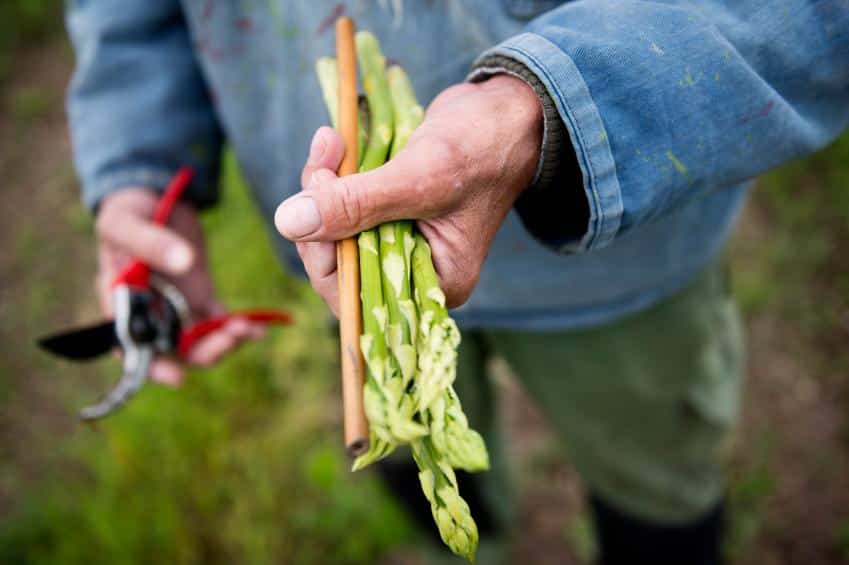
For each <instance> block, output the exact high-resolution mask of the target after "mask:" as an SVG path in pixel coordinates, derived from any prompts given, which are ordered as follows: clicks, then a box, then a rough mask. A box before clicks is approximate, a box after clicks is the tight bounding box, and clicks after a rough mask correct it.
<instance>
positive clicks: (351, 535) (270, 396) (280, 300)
mask: <svg viewBox="0 0 849 565" xmlns="http://www.w3.org/2000/svg"><path fill="white" fill-rule="evenodd" d="M223 186H224V195H223V199H224V201H223V203H222V205H221V206H220V207H219V208H217V209H216V210H215V211H213V212H211V213H209V214H208V215H207V216H206V217H205V218H204V226H205V228H206V230H207V233H208V234H209V240H210V249H211V263H212V269H213V272H214V276H215V280H216V283H217V285H218V288H219V290H220V294H221V295H222V297H224V298H225V300H226V301H227V302H229V304H230V305H231V306H233V307H240V306H248V305H251V304H253V305H257V304H267V305H278V306H279V305H283V306H286V307H290V308H291V309H292V310H293V312H294V314H295V316H296V320H297V326H296V327H293V328H286V329H282V330H277V331H273V332H272V333H271V335H270V337H269V338H268V339H266V340H265V341H264V342H262V343H258V344H252V345H249V346H246V347H245V348H243V350H241V351H240V352H238V353H237V354H235V355H232V356H230V357H229V358H228V359H227V360H226V361H224V362H223V363H221V364H220V365H218V366H217V367H215V368H214V369H210V370H203V371H195V372H194V373H193V374H192V375H191V376H190V378H189V379H188V383H187V384H186V385H184V386H183V387H182V388H181V389H180V390H169V389H167V388H163V387H156V386H148V387H146V388H145V389H144V390H143V391H142V392H141V394H140V395H139V397H138V398H137V399H135V400H134V401H133V402H132V403H130V404H129V405H128V406H127V408H126V409H125V410H123V411H122V412H121V413H120V414H119V415H117V416H115V417H114V418H111V419H109V420H107V421H105V422H102V423H100V424H98V425H97V426H96V427H84V426H80V425H79V424H76V423H74V424H73V425H74V426H75V430H74V431H73V433H72V434H71V437H70V438H68V439H67V441H63V442H61V443H58V442H57V443H54V444H53V445H51V443H50V442H49V440H47V442H46V443H44V444H42V445H39V446H37V449H39V450H41V451H43V452H45V453H50V452H51V449H52V450H55V455H54V456H53V457H54V458H55V459H56V461H57V465H59V466H60V468H56V469H55V471H56V472H55V473H49V474H47V475H45V476H43V477H42V479H41V480H39V481H37V483H36V484H33V483H32V482H31V481H29V480H28V479H26V478H25V477H20V478H19V480H18V483H19V484H18V485H17V486H19V487H20V488H22V489H25V490H26V492H25V494H24V495H23V496H22V497H21V498H22V502H21V503H20V504H19V508H18V509H17V510H16V512H15V515H14V519H9V520H6V521H4V522H3V524H2V525H0V562H2V563H63V564H65V563H110V564H117V563H142V562H164V563H197V562H204V563H233V562H239V563H248V564H251V563H257V564H260V563H283V562H285V563H291V564H304V565H306V564H313V563H316V564H317V563H372V562H374V560H375V559H376V558H377V556H378V555H380V554H381V553H382V552H384V551H385V550H386V549H388V548H390V547H392V546H394V545H396V544H398V543H403V542H404V541H405V540H408V539H409V538H410V535H411V530H410V527H409V525H408V524H407V523H406V522H405V519H404V516H403V515H402V514H401V513H400V512H399V510H398V509H397V508H396V507H395V505H394V503H393V502H392V501H390V500H389V499H388V497H387V495H386V494H385V493H384V492H383V490H382V489H381V487H380V485H379V484H378V483H377V482H376V480H375V479H374V477H372V476H370V475H368V474H358V475H351V474H350V473H348V472H347V465H348V461H347V460H346V459H345V457H344V455H343V454H342V450H341V449H340V442H341V437H340V435H339V433H340V432H339V414H338V405H339V398H338V390H337V383H336V380H337V376H338V367H337V366H336V365H335V362H334V361H333V360H334V359H335V358H336V341H335V338H334V331H333V329H332V327H331V326H330V323H329V319H328V315H327V313H326V309H325V308H324V306H323V305H322V304H320V303H319V300H318V299H317V298H316V297H315V295H314V294H313V293H312V292H311V291H310V290H309V289H308V288H307V287H306V285H305V284H304V283H302V282H297V281H295V280H293V279H291V278H289V277H287V276H286V274H285V273H284V272H283V271H282V270H281V269H280V268H279V267H278V266H277V265H278V263H277V261H276V259H275V258H274V256H273V253H272V250H271V247H270V245H269V242H268V238H267V235H266V233H265V231H264V228H263V226H262V225H261V223H260V221H259V218H258V216H257V214H256V212H255V210H254V208H253V205H252V203H251V201H250V200H249V198H248V196H247V193H246V190H245V187H244V186H243V184H242V183H241V181H240V180H239V178H238V173H237V172H236V168H235V166H234V165H233V163H232V161H231V160H228V162H227V167H226V172H225V182H224V183H223ZM34 237H35V236H32V235H27V234H23V235H22V237H21V239H20V241H21V243H20V248H19V249H18V252H19V253H22V254H24V255H27V256H31V254H32V252H33V248H32V246H33V245H37V244H38V241H37V240H34V239H33V238H34ZM247 274H250V275H247ZM29 306H32V304H29V305H26V306H25V307H29ZM105 364H106V365H107V366H106V367H102V366H101V367H94V372H96V373H98V374H99V376H100V378H101V384H102V385H103V386H104V387H105V386H106V385H107V381H111V380H112V376H111V375H114V374H115V371H116V370H117V366H116V363H115V362H106V363H105ZM90 371H91V369H90ZM106 375H110V376H108V377H107V376H106ZM75 396H79V395H75ZM81 401H82V399H81V398H70V399H67V398H66V399H65V400H64V404H65V406H66V408H67V409H68V410H72V409H74V408H76V407H78V406H79V403H80V402H81ZM34 417H37V416H34ZM4 467H5V465H4ZM6 471H9V469H6Z"/></svg>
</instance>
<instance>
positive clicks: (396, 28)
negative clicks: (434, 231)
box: [67, 0, 849, 330]
mask: <svg viewBox="0 0 849 565" xmlns="http://www.w3.org/2000/svg"><path fill="white" fill-rule="evenodd" d="M343 13H345V14H348V15H350V16H352V17H354V18H355V20H356V22H357V24H358V26H359V27H360V28H361V29H368V30H371V31H372V32H374V33H375V34H376V35H377V36H378V37H379V38H380V40H381V42H382V44H383V48H384V51H385V53H386V54H387V56H388V57H389V58H390V59H392V60H395V61H397V62H399V63H401V64H402V65H403V66H404V67H405V68H406V69H407V71H408V72H409V74H410V76H411V77H412V81H413V83H414V87H415V89H416V92H417V93H418V95H419V97H420V99H421V101H422V102H423V103H426V102H428V101H430V100H431V99H432V98H433V97H434V96H435V95H436V94H437V93H439V92H440V91H441V90H442V89H444V88H445V87H447V86H449V85H451V84H453V83H457V82H460V81H463V80H464V79H465V78H466V76H467V75H468V73H469V71H470V68H471V67H472V65H473V63H474V61H475V60H476V59H478V58H479V57H481V56H482V55H485V54H493V53H495V54H500V55H504V56H506V57H510V58H512V59H513V60H515V61H518V62H520V63H522V64H524V65H525V66H526V67H527V68H528V69H530V70H531V71H532V72H533V73H534V74H535V75H536V76H537V77H538V78H539V80H540V81H541V82H542V83H543V84H544V86H545V88H546V90H547V92H548V94H549V96H550V97H551V99H552V100H553V101H554V103H555V105H556V107H557V110H558V112H559V115H560V118H561V119H562V120H563V123H564V124H565V126H566V129H567V130H568V134H569V139H570V140H571V145H572V150H573V151H574V152H575V155H576V157H577V161H578V164H579V166H580V170H581V175H580V176H581V177H582V178H578V177H577V175H576V176H574V177H571V178H564V179H562V180H560V181H559V182H557V183H555V184H554V186H553V188H552V187H550V188H549V189H550V190H580V189H581V188H582V189H583V191H584V193H585V196H586V198H587V202H588V204H589V211H590V213H589V221H588V225H587V226H586V229H585V230H583V233H582V235H581V236H580V237H578V238H575V239H574V240H572V241H562V242H557V243H556V244H554V243H552V242H542V241H538V240H536V239H534V238H533V237H532V236H531V235H530V234H529V233H528V231H527V230H526V229H525V227H523V225H522V223H521V222H520V221H519V219H518V218H517V216H516V214H515V213H511V214H510V215H509V216H508V218H507V220H506V221H505V222H504V224H503V225H502V226H501V228H500V231H499V233H498V235H497V237H496V240H495V242H494V244H493V246H492V249H491V250H490V253H489V256H488V258H487V260H486V262H485V264H484V267H483V271H482V273H481V277H480V282H479V284H478V286H477V287H476V289H475V291H474V293H473V294H472V296H471V298H470V300H469V301H468V303H467V304H466V305H465V306H463V307H461V308H459V309H458V310H457V311H456V312H455V314H456V315H457V317H458V319H459V321H460V322H461V324H463V325H465V326H467V327H469V326H484V327H507V328H514V329H532V330H545V329H555V328H557V329H562V328H570V327H582V326H589V325H594V324H600V323H604V322H607V321H610V320H613V319H616V318H618V317H621V316H624V315H626V314H628V313H630V312H634V311H638V310H640V309H642V308H646V307H648V306H649V305H651V304H653V303H655V302H657V301H658V300H660V299H662V298H663V297H665V296H668V295H669V294H671V293H673V292H675V291H676V290H678V289H680V288H681V287H682V286H684V285H685V284H686V283H687V282H688V281H689V280H691V279H692V278H693V276H694V275H695V274H696V273H697V272H699V271H700V270H701V269H703V268H704V267H705V266H706V265H707V264H709V263H710V262H711V261H712V260H714V258H715V257H716V255H717V253H718V252H719V251H720V250H721V248H722V247H723V244H724V243H725V241H726V239H727V238H728V233H729V230H730V228H731V225H732V223H733V221H734V218H735V216H736V215H737V212H738V211H739V209H740V207H741V203H742V201H743V200H744V198H745V195H746V191H747V186H748V184H747V181H749V180H750V179H752V178H753V177H754V176H756V175H757V174H759V173H761V172H763V171H765V170H767V169H769V168H771V167H774V166H776V165H778V164H779V163H782V162H784V161H786V160H788V159H792V158H795V157H798V156H801V155H804V154H806V153H809V152H811V151H814V150H816V149H817V148H820V147H822V146H824V145H825V144H826V143H828V142H829V141H830V140H831V139H833V138H834V137H835V136H837V135H838V134H839V133H840V131H841V130H842V129H843V128H844V127H845V126H846V125H847V122H849V2H847V0H822V1H812V0H771V1H764V0H727V1H721V0H705V1H700V2H697V1H685V0H677V1H675V0H669V1H646V0H598V1H591V0H585V1H574V2H557V1H553V0H434V1H424V0H393V1H391V2H390V1H388V0H349V1H347V2H338V3H337V2H329V1H324V0H313V1H311V2H306V1H300V0H68V4H67V24H68V29H69V31H70V35H71V38H72V41H73V44H74V46H75V50H76V54H77V66H76V71H75V73H74V76H73V79H72V82H71V85H70V88H69V94H68V111H69V116H70V124H71V132H72V138H73V144H74V150H75V163H76V167H77V170H78V172H79V176H80V179H81V182H82V186H83V198H84V201H85V202H86V203H87V205H89V206H90V207H92V208H96V206H97V204H98V202H99V201H100V200H101V199H102V198H103V197H104V196H105V195H107V194H109V193H110V192H112V191H115V190H119V189H121V188H122V187H126V186H130V185H142V186H148V187H151V188H154V189H161V188H162V187H163V186H164V185H165V184H166V181H167V179H168V178H169V177H170V175H171V174H172V173H173V172H174V171H175V170H176V168H177V167H178V166H179V165H181V164H184V163H188V164H191V165H193V166H194V167H195V168H196V170H197V171H198V173H199V174H198V176H197V179H196V182H195V183H194V184H193V186H192V187H191V189H190V197H191V198H192V199H193V200H194V201H195V202H196V203H197V204H198V205H199V206H203V205H208V204H211V203H213V202H215V200H216V185H217V173H218V165H219V153H220V150H221V144H222V142H223V141H224V140H225V139H226V141H227V142H228V143H229V145H230V146H231V147H232V149H233V150H234V152H235V154H236V156H237V158H238V160H239V163H240V165H241V167H242V170H243V172H244V174H245V176H246V178H247V180H248V182H249V183H250V185H251V187H252V189H253V191H254V193H255V197H256V200H257V202H258V203H259V205H260V209H261V211H262V214H263V217H264V218H265V219H266V220H267V221H268V223H269V226H270V225H271V218H272V214H273V211H274V209H275V207H276V206H277V204H279V203H280V202H281V201H282V200H283V199H284V198H286V197H287V196H289V195H291V194H292V193H294V192H295V191H297V190H299V181H298V178H299V172H300V168H301V166H302V165H303V162H304V160H305V158H306V154H307V150H308V145H309V139H310V136H311V135H312V133H313V132H314V130H315V129H316V128H317V127H319V126H320V125H323V124H325V123H327V121H328V118H327V116H326V113H325V110H324V108H323V104H322V99H321V95H320V92H319V86H318V83H317V81H316V78H315V76H314V72H313V64H314V62H315V60H316V59H317V58H318V57H319V56H322V55H329V54H333V52H334V42H333V21H334V19H335V18H336V17H337V16H338V15H340V14H343ZM493 118H494V119H495V117H493ZM581 181H582V183H583V186H582V187H581V186H577V185H578V184H579V183H581ZM526 221H527V219H526ZM275 242H276V245H277V249H278V250H279V253H280V255H281V258H283V259H284V260H286V261H287V262H288V263H289V264H291V265H298V266H299V262H298V260H297V255H296V253H295V251H294V247H293V246H292V245H291V244H290V243H288V242H286V241H284V240H283V239H282V238H280V237H275ZM800 251H801V252H804V250H800Z"/></svg>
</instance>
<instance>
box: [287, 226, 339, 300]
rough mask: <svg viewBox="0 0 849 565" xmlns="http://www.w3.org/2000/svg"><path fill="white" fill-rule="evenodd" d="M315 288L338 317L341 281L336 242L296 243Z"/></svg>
mask: <svg viewBox="0 0 849 565" xmlns="http://www.w3.org/2000/svg"><path fill="white" fill-rule="evenodd" d="M295 246H296V247H297V249H298V254H299V255H300V256H301V260H302V261H303V262H304V268H305V269H306V271H307V276H308V277H309V279H310V284H311V285H312V287H313V289H315V291H316V292H317V293H318V294H319V296H321V298H322V299H323V300H324V301H325V302H326V303H327V306H328V307H329V308H330V310H331V311H332V312H333V314H334V315H336V316H337V317H338V312H339V287H338V284H339V281H338V278H337V276H336V244H335V243H333V242H329V241H306V242H301V243H297V244H296V245H295Z"/></svg>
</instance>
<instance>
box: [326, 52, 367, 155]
mask: <svg viewBox="0 0 849 565" xmlns="http://www.w3.org/2000/svg"><path fill="white" fill-rule="evenodd" d="M315 74H316V75H317V76H318V84H319V86H320V87H321V95H322V97H323V98H324V105H325V106H326V107H327V113H328V114H330V123H331V125H332V126H333V127H334V128H336V129H339V67H338V66H337V64H336V58H335V57H321V58H319V59H318V61H316V62H315ZM359 113H360V119H359V120H357V133H358V140H357V143H358V145H359V147H360V151H359V155H358V159H357V162H358V163H359V162H361V161H362V156H363V151H362V148H363V147H365V146H366V143H367V142H368V129H367V127H368V126H367V124H368V119H366V117H367V115H368V113H367V112H366V111H364V108H363V106H362V105H360V108H359Z"/></svg>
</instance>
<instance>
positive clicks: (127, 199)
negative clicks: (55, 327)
mask: <svg viewBox="0 0 849 565" xmlns="http://www.w3.org/2000/svg"><path fill="white" fill-rule="evenodd" d="M191 176H192V173H191V170H190V169H181V170H180V171H179V172H178V173H177V175H176V176H175V177H174V179H173V180H172V182H171V184H170V185H169V187H168V189H167V190H166V192H165V193H164V194H163V196H162V197H161V198H158V197H157V196H156V195H155V194H154V193H153V192H150V191H147V190H144V189H127V190H123V191H120V192H118V193H116V194H114V195H112V196H109V197H107V198H106V200H105V201H104V203H103V205H102V207H101V210H100V215H99V217H98V221H97V232H98V235H99V238H100V246H99V272H98V278H97V286H98V291H99V295H100V300H101V305H102V307H103V310H104V313H105V314H107V316H109V317H110V318H111V319H109V320H107V321H105V322H102V323H99V324H96V325H93V326H88V327H86V328H82V329H75V330H71V331H68V332H63V333H60V334H57V335H54V336H50V337H47V338H44V339H42V340H41V341H40V343H41V345H42V346H43V347H45V348H46V349H47V350H49V351H51V352H53V353H55V354H57V355H60V356H63V357H68V358H71V359H90V358H94V357H98V356H100V355H102V354H104V353H107V352H108V351H110V350H111V349H113V348H115V347H119V348H120V349H121V351H122V353H123V364H124V372H123V376H122V378H121V380H120V381H119V383H118V385H117V386H116V387H115V388H114V389H113V390H112V391H111V392H110V393H109V394H108V395H107V396H106V397H105V398H104V399H103V401H102V402H100V403H98V404H97V405H94V406H91V407H89V408H86V409H85V410H83V412H82V413H81V416H82V417H83V418H84V419H94V418H99V417H102V416H105V415H106V414H108V413H109V412H111V411H112V410H114V409H115V408H117V407H119V406H120V405H121V404H123V403H124V402H125V401H126V400H127V399H128V398H129V397H130V396H132V394H133V393H135V392H136V391H137V390H138V388H139V387H140V386H141V385H142V384H143V383H144V381H145V380H146V379H147V377H148V376H150V377H151V378H153V379H155V380H158V381H160V382H163V383H167V384H171V385H177V384H179V383H180V381H181V379H182V375H183V372H182V368H181V362H186V363H190V364H197V365H209V364H212V363H214V362H215V361H216V360H217V359H218V358H219V357H221V356H222V355H223V354H224V353H226V352H227V351H229V350H231V349H233V348H234V347H235V346H236V345H238V343H240V342H241V341H243V340H245V339H250V338H258V337H260V336H261V335H262V334H263V329H264V325H265V324H269V323H271V324H284V323H289V321H290V318H289V315H288V314H287V313H285V312H280V311H276V310H248V311H242V312H231V313H226V312H225V311H224V309H223V307H222V306H221V305H220V304H219V303H218V302H217V301H216V300H215V298H214V291H213V286H212V282H211V279H210V277H209V273H208V270H207V266H206V257H205V253H204V249H203V234H202V230H201V227H200V223H199V222H198V220H197V217H196V215H195V212H194V210H193V209H192V208H191V207H190V206H188V205H186V204H182V203H180V202H179V198H180V195H181V193H182V191H183V190H184V189H185V188H186V186H187V185H188V183H189V181H190V180H191ZM169 220H170V221H169ZM166 225H168V226H170V227H166ZM172 228H173V229H172ZM152 271H156V272H160V273H164V274H167V275H169V276H170V277H171V280H170V281H166V280H165V279H164V278H159V277H158V276H157V275H155V274H153V273H152Z"/></svg>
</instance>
